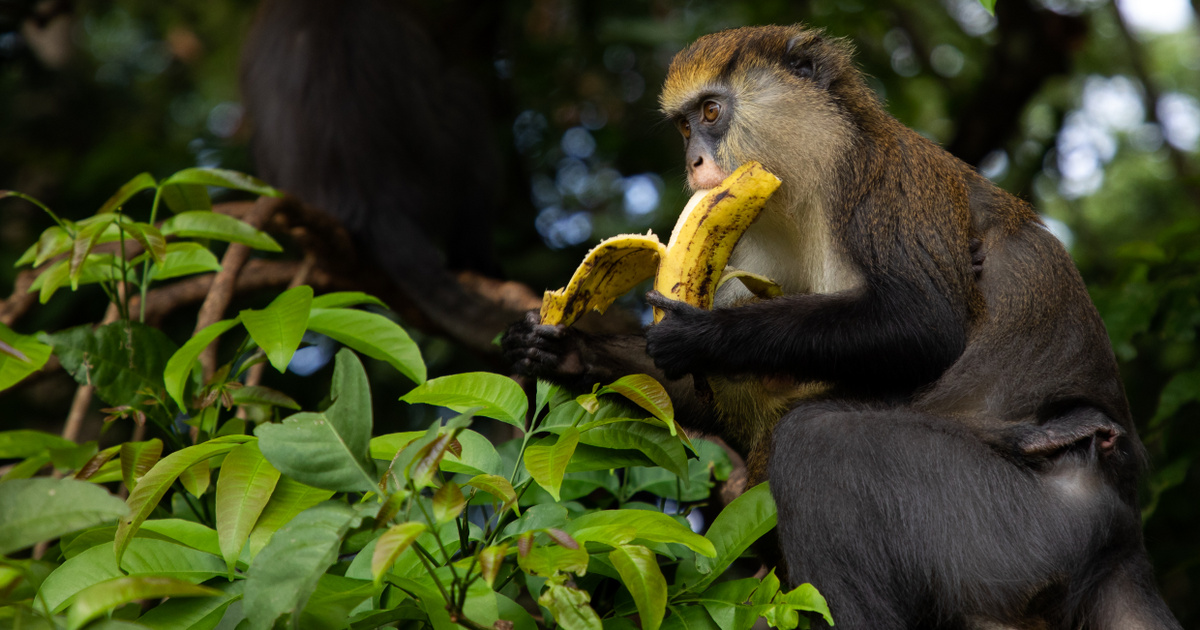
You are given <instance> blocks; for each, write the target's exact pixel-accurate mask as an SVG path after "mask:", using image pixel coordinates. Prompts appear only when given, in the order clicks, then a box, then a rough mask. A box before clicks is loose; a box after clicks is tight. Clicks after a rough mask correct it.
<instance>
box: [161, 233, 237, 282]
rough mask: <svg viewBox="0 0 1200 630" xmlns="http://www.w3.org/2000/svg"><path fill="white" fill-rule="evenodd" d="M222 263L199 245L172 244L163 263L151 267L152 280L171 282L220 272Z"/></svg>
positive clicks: (186, 243)
mask: <svg viewBox="0 0 1200 630" xmlns="http://www.w3.org/2000/svg"><path fill="white" fill-rule="evenodd" d="M220 270H221V263H220V261H218V260H217V257H216V255H215V254H213V253H212V252H211V251H209V250H208V248H207V247H204V246H202V245H200V244H199V243H190V242H183V243H171V244H169V245H167V253H166V255H165V256H163V259H162V262H157V263H154V264H153V265H152V266H151V267H150V279H151V280H169V279H171V278H178V277H180V276H188V275H191V274H194V273H208V272H210V271H220Z"/></svg>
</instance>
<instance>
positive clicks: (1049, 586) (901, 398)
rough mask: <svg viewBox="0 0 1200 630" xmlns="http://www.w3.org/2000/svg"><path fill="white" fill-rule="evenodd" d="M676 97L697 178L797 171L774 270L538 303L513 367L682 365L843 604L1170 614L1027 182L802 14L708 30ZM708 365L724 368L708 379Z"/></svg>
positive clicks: (686, 65) (673, 370)
mask: <svg viewBox="0 0 1200 630" xmlns="http://www.w3.org/2000/svg"><path fill="white" fill-rule="evenodd" d="M661 105H662V109H663V111H664V112H665V113H666V115H667V116H668V117H669V118H670V119H671V120H673V121H675V123H676V125H677V126H678V128H679V129H680V131H681V132H682V135H683V139H684V143H685V151H686V162H687V175H688V184H689V186H691V187H692V188H693V189H701V188H708V187H711V186H714V185H715V184H717V183H718V182H720V181H721V180H722V179H723V178H724V177H725V175H726V174H727V173H731V172H732V171H733V170H734V169H735V168H736V167H737V166H738V165H740V164H742V163H743V162H746V161H748V160H757V161H759V162H761V163H762V164H763V165H764V166H765V167H766V168H767V169H768V170H770V171H771V172H773V173H775V174H776V175H778V176H779V177H780V178H781V179H782V180H783V185H782V187H781V188H780V190H779V191H778V192H776V194H775V196H774V197H772V198H771V200H770V201H769V202H768V204H767V206H766V208H765V210H764V211H763V213H762V215H760V218H759V219H758V220H757V222H756V223H755V224H754V225H752V226H751V228H750V229H749V231H747V232H746V234H745V236H744V237H743V238H742V240H741V241H740V242H739V244H738V246H737V248H736V249H735V251H734V254H733V258H732V260H731V262H730V264H731V266H733V267H736V268H739V269H744V270H747V271H752V272H755V273H758V274H761V275H764V276H767V277H769V278H771V279H773V280H775V281H776V282H778V283H779V284H780V285H781V286H782V287H783V289H784V295H783V296H782V297H777V298H773V299H767V300H753V299H750V297H749V296H748V295H747V294H741V293H739V289H737V288H735V287H733V286H732V285H734V284H736V283H727V284H726V285H725V286H724V287H723V292H721V293H719V294H718V296H717V305H716V307H715V308H714V309H713V310H711V311H705V310H701V309H697V308H695V307H692V306H689V305H686V304H683V303H680V302H675V301H672V300H669V299H667V298H665V297H663V296H662V295H659V294H656V293H653V292H652V293H651V294H650V295H649V296H648V300H649V302H650V303H651V304H653V305H655V306H658V307H660V308H663V309H665V310H666V312H667V316H666V317H665V319H664V320H663V321H662V322H661V323H659V324H657V325H654V326H651V327H649V328H648V329H647V330H646V332H645V335H644V337H615V338H614V337H596V336H589V335H587V334H585V333H582V332H579V331H577V330H574V329H571V328H562V327H553V326H543V325H539V324H538V323H537V317H536V315H530V316H529V317H528V318H527V319H526V320H524V321H522V322H519V323H517V324H515V325H514V326H513V327H512V328H511V329H510V330H509V332H508V333H507V335H506V337H505V339H504V341H503V345H504V347H505V350H506V353H507V356H508V357H509V358H510V359H511V360H513V361H514V364H515V366H516V367H517V369H518V370H519V371H521V372H523V373H525V374H527V375H532V376H537V377H541V378H548V379H550V380H553V381H556V382H559V383H563V384H566V385H572V386H578V387H586V386H588V385H590V384H591V383H595V382H600V381H606V380H609V379H612V378H615V377H618V376H620V375H622V374H627V373H634V372H646V373H649V374H652V375H654V376H656V377H659V378H661V379H665V380H664V384H665V385H666V386H667V387H668V389H669V390H670V392H671V394H672V398H673V400H675V402H676V407H677V416H678V417H679V418H680V420H681V422H683V423H684V424H685V426H689V427H690V428H693V429H697V430H700V431H707V432H711V433H716V434H718V435H721V436H725V437H732V438H733V439H732V440H730V442H731V444H734V445H735V448H741V449H743V452H744V453H747V456H748V466H749V467H750V469H751V472H752V475H753V473H754V470H755V469H756V468H757V469H758V470H762V471H765V472H766V474H767V476H768V477H769V479H770V482H771V492H772V495H773V496H774V498H775V502H776V504H777V506H778V510H779V525H778V535H779V545H780V548H781V551H782V554H783V559H784V561H785V563H786V566H787V570H788V575H789V579H790V582H791V583H792V584H799V583H803V582H811V583H812V584H813V585H814V586H816V587H817V588H818V589H819V590H820V591H821V593H822V594H824V596H825V597H826V599H827V601H828V602H829V607H830V609H831V611H832V612H833V617H834V620H835V621H836V622H837V626H838V627H839V628H848V629H858V628H871V629H897V630H899V629H908V628H913V629H916V628H937V629H958V628H963V629H984V628H989V629H990V628H1006V629H1016V628H1046V629H1063V630H1067V629H1077V628H1084V629H1087V630H1119V629H1172V628H1179V627H1180V626H1179V623H1178V622H1177V621H1176V620H1175V619H1174V618H1173V616H1172V615H1171V613H1170V611H1169V610H1168V609H1167V607H1166V605H1165V604H1164V603H1163V601H1162V599H1161V598H1160V597H1159V595H1158V593H1157V590H1156V587H1155V585H1154V576H1153V572H1152V569H1151V566H1150V563H1149V560H1148V558H1147V555H1146V552H1145V548H1144V546H1143V544H1142V538H1141V522H1140V517H1139V510H1138V504H1137V496H1136V494H1137V493H1136V487H1137V481H1138V477H1139V474H1140V471H1141V469H1142V468H1143V466H1144V459H1145V457H1144V453H1143V449H1142V447H1141V444H1140V442H1139V440H1138V438H1137V435H1136V432H1135V429H1134V425H1133V422H1132V419H1131V417H1130V412H1129V407H1128V404H1127V402H1126V400H1125V394H1124V390H1123V387H1122V385H1121V381H1120V378H1119V374H1118V371H1117V366H1116V361H1115V359H1114V356H1113V353H1112V350H1111V348H1110V346H1109V343H1108V337H1107V335H1106V334H1105V331H1104V326H1103V323H1102V322H1101V320H1100V317H1099V315H1098V314H1097V312H1096V310H1095V308H1094V306H1093V305H1092V303H1091V301H1090V300H1089V298H1088V295H1087V292H1086V290H1085V288H1084V284H1083V281H1082V279H1081V278H1080V276H1079V273H1078V271H1077V270H1076V269H1075V267H1074V265H1073V264H1072V262H1071V259H1070V257H1069V256H1068V255H1067V253H1066V251H1065V250H1064V248H1063V247H1062V245H1061V244H1060V243H1059V242H1058V241H1057V240H1056V239H1055V238H1054V236H1052V235H1051V234H1050V233H1049V232H1048V231H1047V230H1046V228H1045V227H1044V226H1043V225H1042V223H1041V222H1040V221H1039V219H1038V218H1037V215H1036V214H1035V213H1034V212H1033V210H1032V209H1031V208H1030V206H1029V205H1028V204H1026V203H1025V202H1023V201H1021V200H1020V199H1017V198H1016V197H1013V196H1012V195H1009V194H1007V193H1005V192H1004V191H1002V190H1000V189H998V188H996V187H995V186H993V185H992V184H991V183H990V182H989V181H988V180H987V179H985V178H983V177H981V176H980V175H978V174H977V173H976V172H975V171H974V170H972V169H971V168H970V167H969V166H968V165H967V164H965V163H963V162H961V161H960V160H958V159H956V158H954V157H953V156H951V155H950V154H949V153H946V152H945V151H944V150H942V149H941V148H940V147H938V146H937V145H936V144H934V143H933V142H930V141H929V140H927V139H925V138H923V137H921V136H920V135H918V134H917V133H916V132H914V131H912V130H911V129H909V128H907V127H905V126H904V125H902V124H901V123H899V122H898V121H897V120H895V119H894V118H892V117H891V116H890V115H889V114H888V113H887V112H886V111H885V110H884V108H883V107H882V105H881V104H880V102H879V100H878V99H877V98H876V97H875V95H874V94H873V93H872V91H871V90H870V88H869V87H868V86H867V84H866V83H865V82H864V80H863V77H862V75H861V73H860V72H859V71H858V70H857V69H856V68H855V66H854V64H853V62H852V48H851V46H850V45H849V44H848V43H846V42H844V41H842V40H839V39H834V38H830V37H827V36H826V35H824V34H823V33H822V32H821V31H817V30H812V29H807V28H804V27H803V26H787V27H782V26H768V27H754V28H740V29H735V30H730V31H724V32H721V33H716V34H713V35H708V36H705V37H702V38H700V39H699V40H697V41H696V42H695V43H694V44H692V45H691V46H690V47H688V48H687V49H685V50H683V51H682V52H680V53H679V54H678V55H677V56H676V57H675V59H674V61H673V62H672V63H671V66H670V69H669V71H668V76H667V79H666V84H665V86H664V88H663V92H662V96H661ZM689 375H703V376H704V377H705V378H703V379H702V378H696V379H695V380H693V379H692V378H688V376H689ZM706 380H714V381H720V382H722V383H724V385H722V386H721V387H717V386H716V385H715V384H714V387H713V389H712V392H711V394H712V396H706V395H697V394H696V391H695V390H696V389H697V388H696V387H695V386H694V385H693V383H702V382H705V381H706ZM814 383H816V384H819V385H814ZM747 392H749V393H748V394H747ZM705 393H707V392H705ZM739 396H740V399H741V400H742V402H741V403H738V402H734V403H732V404H725V403H728V401H730V400H736V399H738V398H739ZM759 399H767V402H766V403H764V404H762V405H759V406H758V407H757V408H756V409H751V410H750V411H749V412H746V406H745V403H746V401H749V405H750V406H751V407H754V401H755V400H759ZM780 405H783V409H781V410H780V411H779V412H778V415H776V416H775V418H778V421H777V422H775V421H774V419H773V418H771V417H770V416H769V414H765V413H764V411H765V410H768V409H772V408H778V407H779V406H780ZM780 416H781V417H780ZM747 423H752V424H753V423H757V426H744V425H746V424H747ZM767 453H769V457H764V456H765V455H766V454H767ZM764 459H765V460H766V461H765V462H764V461H762V460H764ZM818 623H820V622H818Z"/></svg>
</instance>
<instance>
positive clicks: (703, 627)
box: [660, 605, 720, 630]
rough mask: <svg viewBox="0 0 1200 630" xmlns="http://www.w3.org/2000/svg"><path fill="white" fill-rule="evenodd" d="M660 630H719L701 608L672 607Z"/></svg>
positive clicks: (693, 606)
mask: <svg viewBox="0 0 1200 630" xmlns="http://www.w3.org/2000/svg"><path fill="white" fill-rule="evenodd" d="M660 630H720V628H719V626H717V624H716V623H714V622H713V620H712V617H709V616H708V612H707V611H706V610H704V607H703V606H696V605H692V606H672V607H671V616H670V617H667V618H666V619H664V620H663V624H662V626H661V629H660Z"/></svg>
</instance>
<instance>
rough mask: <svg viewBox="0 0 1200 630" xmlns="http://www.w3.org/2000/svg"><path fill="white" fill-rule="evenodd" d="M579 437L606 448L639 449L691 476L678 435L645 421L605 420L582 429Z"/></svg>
mask: <svg viewBox="0 0 1200 630" xmlns="http://www.w3.org/2000/svg"><path fill="white" fill-rule="evenodd" d="M579 441H580V442H583V443H584V444H589V445H591V446H601V447H604V448H615V449H632V450H636V451H640V452H642V453H644V454H645V455H646V457H649V458H650V461H652V462H654V463H655V464H657V465H659V466H662V467H663V468H666V469H667V470H669V471H671V472H672V473H675V474H676V475H678V476H680V477H683V478H684V479H686V478H687V476H688V463H687V452H686V451H684V449H683V442H680V441H679V438H678V437H677V436H672V435H671V433H670V432H669V431H667V430H666V429H663V428H661V427H656V426H653V425H649V424H645V423H643V422H623V423H619V424H606V425H604V426H598V427H595V428H591V429H587V430H585V431H583V432H582V433H581V434H580V436H579Z"/></svg>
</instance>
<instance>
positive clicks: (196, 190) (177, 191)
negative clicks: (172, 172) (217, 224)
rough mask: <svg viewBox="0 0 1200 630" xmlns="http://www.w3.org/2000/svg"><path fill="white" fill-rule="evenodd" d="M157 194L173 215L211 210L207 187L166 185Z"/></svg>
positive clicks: (210, 199) (199, 185) (198, 185)
mask: <svg viewBox="0 0 1200 630" xmlns="http://www.w3.org/2000/svg"><path fill="white" fill-rule="evenodd" d="M159 194H160V195H162V200H163V201H164V202H166V204H167V207H168V208H170V210H171V212H172V213H174V214H179V213H180V212H187V211H188V210H212V198H210V197H209V196H208V187H207V186H204V185H201V184H168V185H164V186H162V187H161V188H160V189H159Z"/></svg>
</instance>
